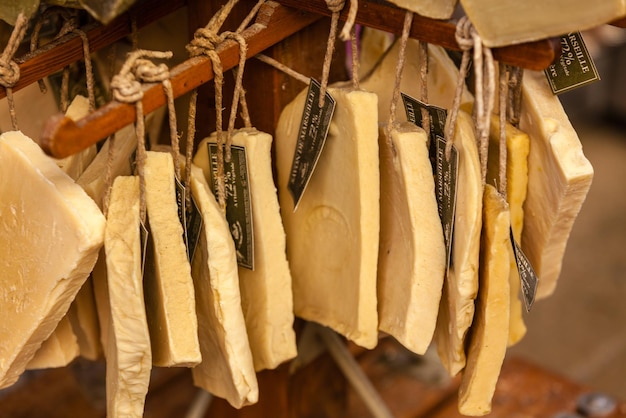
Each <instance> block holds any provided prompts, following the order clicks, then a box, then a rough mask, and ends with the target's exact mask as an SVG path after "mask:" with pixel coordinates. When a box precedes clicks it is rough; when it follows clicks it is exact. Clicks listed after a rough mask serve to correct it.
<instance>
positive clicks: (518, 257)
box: [511, 229, 539, 312]
mask: <svg viewBox="0 0 626 418" xmlns="http://www.w3.org/2000/svg"><path fill="white" fill-rule="evenodd" d="M511 244H512V245H513V253H514V254H515V263H516V264H517V271H518V272H519V278H520V281H521V284H522V295H523V297H524V304H525V305H526V311H527V312H530V308H532V306H533V303H534V302H535V295H536V293H537V285H538V284H539V278H538V277H537V275H536V274H535V269H533V266H532V265H531V264H530V260H528V257H526V254H524V252H523V251H522V248H521V247H520V246H519V244H518V243H517V242H516V241H515V238H514V237H513V229H511Z"/></svg>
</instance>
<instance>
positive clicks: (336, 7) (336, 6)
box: [319, 0, 345, 107]
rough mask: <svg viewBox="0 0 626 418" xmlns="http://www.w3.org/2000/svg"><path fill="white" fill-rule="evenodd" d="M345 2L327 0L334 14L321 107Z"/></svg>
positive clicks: (323, 76)
mask: <svg viewBox="0 0 626 418" xmlns="http://www.w3.org/2000/svg"><path fill="white" fill-rule="evenodd" d="M344 4H345V1H344V0H326V6H327V7H328V10H330V11H331V12H332V16H331V18H330V32H329V34H328V41H327V42H326V55H325V56H324V65H323V67H322V81H321V83H320V85H321V88H320V99H319V107H323V106H324V102H325V101H326V89H327V88H328V76H329V74H330V64H331V62H332V60H333V53H334V52H335V41H336V39H337V26H338V24H339V13H340V12H341V10H342V9H343V6H344Z"/></svg>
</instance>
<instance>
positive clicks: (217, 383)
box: [191, 166, 259, 408]
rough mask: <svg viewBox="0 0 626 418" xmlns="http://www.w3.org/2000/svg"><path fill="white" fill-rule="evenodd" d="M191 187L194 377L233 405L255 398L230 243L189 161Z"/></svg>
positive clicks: (256, 391) (203, 183) (199, 174)
mask: <svg viewBox="0 0 626 418" xmlns="http://www.w3.org/2000/svg"><path fill="white" fill-rule="evenodd" d="M191 191H192V193H193V196H194V199H195V201H196V204H197V205H198V207H199V209H200V212H201V213H202V220H203V226H202V231H201V233H200V240H199V243H198V248H197V249H196V253H195V255H194V258H193V261H192V270H191V272H192V276H193V281H194V286H195V292H196V298H197V302H196V310H197V312H198V334H199V338H200V349H201V351H202V362H201V363H200V364H198V365H197V366H195V367H194V368H193V369H192V375H193V381H194V384H195V385H196V386H199V387H201V388H203V389H205V390H207V391H209V392H211V393H212V394H214V395H216V396H219V397H221V398H224V399H226V400H227V401H228V402H229V403H230V404H231V405H232V406H233V407H235V408H241V407H243V406H245V405H249V404H253V403H256V402H257V400H258V395H259V389H258V383H257V380H256V375H255V372H254V363H253V360H252V352H251V350H250V344H249V341H248V335H247V331H246V322H245V319H244V314H243V311H242V307H241V296H240V291H239V286H240V283H239V282H240V280H239V276H238V266H237V257H236V254H235V244H234V242H233V239H232V237H231V234H230V228H229V226H228V222H227V221H226V217H225V216H224V213H223V212H222V210H221V209H220V207H219V205H218V204H217V201H216V199H215V197H214V196H213V194H212V193H211V190H210V189H209V185H208V184H207V182H206V180H205V178H204V174H203V173H202V170H201V169H200V168H198V167H196V166H192V171H191Z"/></svg>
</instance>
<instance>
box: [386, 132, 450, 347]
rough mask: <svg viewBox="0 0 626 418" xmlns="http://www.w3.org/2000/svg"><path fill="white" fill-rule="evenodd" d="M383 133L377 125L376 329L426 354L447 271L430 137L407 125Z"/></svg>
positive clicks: (435, 321)
mask: <svg viewBox="0 0 626 418" xmlns="http://www.w3.org/2000/svg"><path fill="white" fill-rule="evenodd" d="M387 135H388V133H387V131H386V127H384V126H383V127H381V129H380V134H379V140H378V147H379V149H380V247H379V251H378V317H379V329H380V330H381V331H384V332H386V333H387V334H389V335H391V336H393V337H394V338H396V339H397V340H398V341H399V342H400V343H402V345H404V346H405V347H406V348H408V349H409V350H411V351H413V352H415V353H417V354H424V353H425V352H426V349H427V348H428V346H429V345H430V342H431V340H432V337H433V332H434V330H435V325H436V323H437V314H438V311H439V302H440V299H441V291H442V285H443V278H444V275H445V269H446V250H445V246H444V239H443V228H442V226H441V220H440V218H439V212H438V209H437V198H436V197H435V182H434V178H433V169H432V165H431V164H430V159H429V157H428V147H427V143H428V137H427V135H426V132H424V130H422V129H421V128H418V127H416V126H415V125H413V124H409V123H406V124H404V125H402V126H398V127H397V128H395V129H393V130H391V132H390V136H391V138H388V136H387ZM389 139H391V141H389Z"/></svg>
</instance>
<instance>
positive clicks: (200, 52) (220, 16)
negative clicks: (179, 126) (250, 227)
mask: <svg viewBox="0 0 626 418" xmlns="http://www.w3.org/2000/svg"><path fill="white" fill-rule="evenodd" d="M237 1H238V0H229V2H228V3H226V4H225V5H224V6H222V7H221V8H220V10H219V11H218V12H217V13H216V14H215V15H214V16H213V17H212V18H211V20H210V21H209V23H208V24H207V25H206V26H205V27H204V28H199V29H197V30H196V32H195V33H194V36H193V39H192V40H191V42H190V43H189V44H188V45H187V46H186V49H187V51H188V52H189V55H190V56H191V57H197V56H207V57H208V58H209V59H210V60H211V64H212V66H213V82H214V84H215V119H216V122H215V125H216V127H215V131H216V136H217V200H218V203H219V205H220V207H221V209H222V211H225V210H226V184H225V179H224V138H223V134H222V102H223V98H222V86H223V84H224V73H223V69H222V63H221V60H220V57H219V55H218V54H217V52H216V48H217V47H218V45H219V44H220V43H221V42H222V41H223V40H224V37H223V36H220V35H218V33H217V32H218V31H219V29H220V28H221V27H222V25H223V24H224V21H225V20H226V18H227V17H228V14H229V13H230V11H231V10H232V8H233V7H234V6H235V4H237ZM197 99H198V92H197V89H194V90H193V91H192V93H191V97H190V100H189V118H188V127H187V148H188V150H187V154H188V155H189V152H190V151H189V148H192V147H193V143H194V136H195V132H196V125H195V124H196V121H195V119H196V118H195V115H196V103H197ZM192 115H193V117H192ZM190 144H191V145H192V146H191V147H190V146H189V145H190ZM185 169H186V173H185V177H186V179H188V178H190V177H191V164H187V166H186V167H185Z"/></svg>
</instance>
